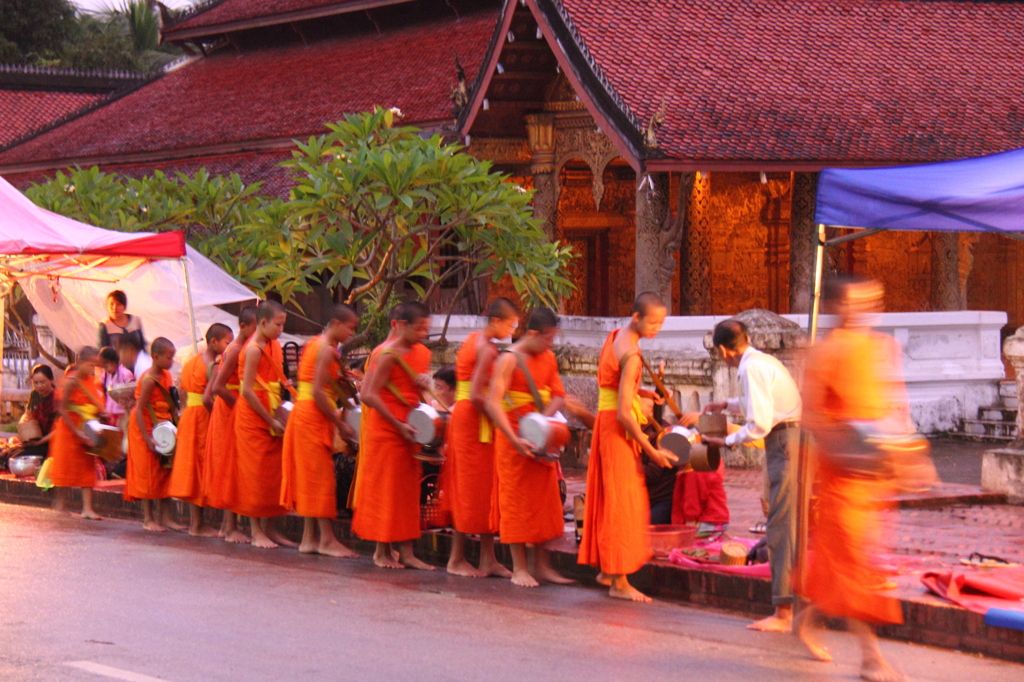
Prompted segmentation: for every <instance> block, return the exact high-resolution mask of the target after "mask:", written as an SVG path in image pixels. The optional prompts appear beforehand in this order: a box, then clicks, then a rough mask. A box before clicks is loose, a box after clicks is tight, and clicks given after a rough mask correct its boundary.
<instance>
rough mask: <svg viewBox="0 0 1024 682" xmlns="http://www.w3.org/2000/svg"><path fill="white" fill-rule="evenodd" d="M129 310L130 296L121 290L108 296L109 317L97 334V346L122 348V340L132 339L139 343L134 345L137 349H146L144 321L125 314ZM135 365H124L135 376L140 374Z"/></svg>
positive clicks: (116, 290)
mask: <svg viewBox="0 0 1024 682" xmlns="http://www.w3.org/2000/svg"><path fill="white" fill-rule="evenodd" d="M127 309H128V296H127V295H126V294H125V293H124V292H123V291H121V290H120V289H115V290H114V291H111V292H110V293H109V294H107V313H108V317H107V319H105V320H104V321H103V322H100V326H99V330H98V332H97V346H98V347H99V348H103V347H105V346H110V347H111V348H118V349H119V348H120V346H121V341H122V339H124V338H126V337H132V339H133V340H134V341H136V342H137V343H134V344H132V345H133V346H134V347H136V348H145V347H146V337H145V335H144V334H143V333H142V320H140V319H139V318H138V317H136V316H135V315H129V314H128V313H127V312H125V311H126V310H127ZM133 364H134V363H132V364H129V363H127V362H126V363H124V365H125V366H126V367H128V369H130V370H132V372H134V373H135V375H138V374H140V372H138V371H136V370H135V369H134V367H133Z"/></svg>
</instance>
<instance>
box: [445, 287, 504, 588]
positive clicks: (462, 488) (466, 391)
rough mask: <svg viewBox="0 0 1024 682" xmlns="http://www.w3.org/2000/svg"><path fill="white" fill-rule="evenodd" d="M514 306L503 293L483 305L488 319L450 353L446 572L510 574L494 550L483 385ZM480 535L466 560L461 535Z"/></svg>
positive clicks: (490, 441)
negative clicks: (476, 551)
mask: <svg viewBox="0 0 1024 682" xmlns="http://www.w3.org/2000/svg"><path fill="white" fill-rule="evenodd" d="M518 320H519V311H518V310H517V309H516V307H515V304H514V303H512V301H510V300H508V299H507V298H499V299H496V300H495V301H494V302H492V303H491V305H490V306H489V307H488V309H487V325H486V326H485V327H484V328H483V329H481V330H480V331H478V332H473V333H472V334H470V335H469V336H467V337H466V340H465V341H463V343H462V346H461V347H460V348H459V352H458V353H457V354H456V356H455V380H456V385H455V391H456V393H455V405H454V406H453V407H452V415H451V419H450V420H449V422H448V430H447V431H446V433H445V440H446V443H445V445H446V448H447V456H448V459H447V460H446V461H445V471H444V475H443V485H444V499H445V501H446V503H447V504H448V505H449V506H450V507H451V511H452V524H453V526H454V527H455V536H454V537H453V538H452V551H451V555H450V556H449V558H448V572H449V573H451V574H452V575H461V576H467V577H471V578H482V577H485V576H489V575H493V576H497V577H500V578H511V577H512V574H511V572H509V570H508V569H507V568H505V567H504V566H502V565H501V564H500V563H499V562H498V559H497V558H496V557H495V555H494V535H495V534H496V533H497V532H498V528H497V526H496V525H492V523H491V517H492V509H491V507H492V506H493V502H494V480H495V474H494V424H493V423H492V422H491V420H490V418H489V417H488V416H487V414H486V403H487V390H488V388H489V386H490V383H491V371H492V369H493V366H494V359H495V358H496V357H498V348H497V346H495V345H494V340H495V339H504V338H507V337H509V336H511V335H512V331H513V330H514V329H515V326H516V323H517V321H518ZM468 534H473V535H479V536H480V567H479V568H474V567H473V566H472V565H471V564H470V563H469V562H468V561H466V535H468Z"/></svg>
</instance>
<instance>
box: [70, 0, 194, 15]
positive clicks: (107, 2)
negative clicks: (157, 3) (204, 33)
mask: <svg viewBox="0 0 1024 682" xmlns="http://www.w3.org/2000/svg"><path fill="white" fill-rule="evenodd" d="M163 3H164V4H165V5H167V6H168V7H171V8H173V9H179V8H181V7H188V6H189V5H191V4H193V0H163ZM71 4H72V5H75V6H76V7H80V8H81V9H84V10H89V11H93V12H94V11H96V10H101V9H106V8H107V7H110V6H111V5H114V6H115V7H116V6H119V5H122V4H124V0H71Z"/></svg>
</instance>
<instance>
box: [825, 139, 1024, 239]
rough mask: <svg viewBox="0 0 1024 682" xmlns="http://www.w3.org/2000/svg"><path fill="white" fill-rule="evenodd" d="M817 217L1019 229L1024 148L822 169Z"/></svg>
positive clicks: (838, 221) (830, 221) (904, 225)
mask: <svg viewBox="0 0 1024 682" xmlns="http://www.w3.org/2000/svg"><path fill="white" fill-rule="evenodd" d="M815 222H816V223H818V224H823V225H829V226H834V227H861V228H869V229H882V230H936V231H943V232H1024V149H1015V150H1013V151H1009V152H1002V153H1000V154H992V155H991V156H979V157H976V158H972V159H963V160H961V161H945V162H942V163H929V164H923V165H918V166H894V167H889V168H861V169H842V168H826V169H824V170H822V171H821V174H820V176H819V179H818V198H817V208H816V211H815Z"/></svg>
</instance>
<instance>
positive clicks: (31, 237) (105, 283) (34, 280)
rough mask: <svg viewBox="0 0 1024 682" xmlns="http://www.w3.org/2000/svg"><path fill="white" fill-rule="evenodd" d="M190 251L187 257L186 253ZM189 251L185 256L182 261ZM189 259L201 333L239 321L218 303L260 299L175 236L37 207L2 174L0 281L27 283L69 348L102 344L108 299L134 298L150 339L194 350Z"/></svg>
mask: <svg viewBox="0 0 1024 682" xmlns="http://www.w3.org/2000/svg"><path fill="white" fill-rule="evenodd" d="M186 254H187V255H186ZM182 256H185V258H184V259H183V258H182ZM183 262H187V264H188V280H189V288H190V289H191V292H192V301H193V303H194V311H195V323H196V324H195V327H196V328H195V330H194V331H195V336H196V338H198V339H202V337H203V334H204V332H205V331H206V329H207V327H208V326H209V325H211V324H213V323H214V322H222V323H224V324H227V325H229V326H231V327H232V328H234V327H235V325H236V320H235V318H234V317H233V316H232V315H229V314H227V313H225V312H223V311H221V310H220V309H218V308H217V307H216V306H217V305H222V304H226V303H234V302H238V301H254V300H255V299H256V296H255V295H254V294H253V293H252V292H251V291H249V290H248V289H246V288H245V287H244V286H242V285H241V284H240V283H239V282H238V281H236V280H235V279H234V278H233V277H231V276H230V275H228V274H227V273H226V272H224V271H223V270H221V269H220V268H219V267H218V266H217V265H215V264H214V263H213V262H212V261H211V260H209V259H208V258H206V257H205V256H203V255H202V254H200V253H198V252H197V251H196V250H195V249H193V248H191V247H185V243H184V237H183V236H182V234H181V233H180V232H175V233H159V234H150V233H142V232H137V233H125V232H116V231H113V230H104V229H102V228H98V227H93V226H92V225H86V224H85V223H80V222H77V221H75V220H71V219H69V218H66V217H64V216H60V215H57V214H55V213H51V212H49V211H46V210H44V209H42V208H39V207H38V206H36V205H35V204H33V203H32V202H31V201H30V200H29V199H28V198H27V197H26V196H25V195H24V194H22V193H21V192H19V191H18V190H17V189H15V188H14V187H13V186H11V185H10V184H9V183H8V182H6V181H5V180H3V178H0V285H6V286H12V285H13V284H14V283H15V282H17V283H19V284H21V286H22V288H23V289H24V291H25V293H26V295H27V296H28V299H29V301H30V302H31V303H32V305H33V307H35V309H36V312H37V313H38V314H39V315H40V316H41V317H42V318H43V319H44V320H45V321H46V324H47V325H48V326H49V327H50V329H52V330H53V333H54V335H55V336H56V337H57V338H58V339H60V340H61V342H63V343H64V344H65V345H66V346H69V347H71V348H77V347H81V346H84V345H95V344H96V338H97V328H98V326H99V322H100V321H101V320H103V319H106V317H107V311H106V305H105V299H106V296H107V294H108V293H110V292H111V291H112V290H114V289H121V290H123V291H124V292H125V293H126V294H127V296H128V304H129V306H128V311H129V313H131V314H133V315H138V316H139V317H140V318H141V319H142V325H143V331H144V332H145V335H146V338H147V339H149V340H152V339H154V338H156V337H158V336H164V337H167V338H168V339H170V340H171V341H172V342H174V344H175V346H177V347H178V349H179V350H180V351H181V354H180V356H185V355H188V354H191V350H192V339H193V330H192V328H191V325H190V324H189V310H188V295H187V292H186V287H185V273H184V271H183V269H182V263H183Z"/></svg>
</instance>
